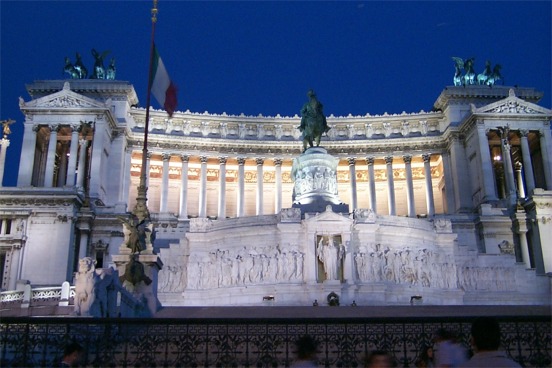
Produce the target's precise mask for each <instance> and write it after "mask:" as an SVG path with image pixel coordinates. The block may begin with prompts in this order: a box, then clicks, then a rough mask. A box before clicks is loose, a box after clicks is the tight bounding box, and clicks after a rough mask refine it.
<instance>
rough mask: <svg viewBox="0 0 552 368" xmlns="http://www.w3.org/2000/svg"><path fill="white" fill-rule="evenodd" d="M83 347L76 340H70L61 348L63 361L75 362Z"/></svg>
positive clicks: (67, 362) (70, 363)
mask: <svg viewBox="0 0 552 368" xmlns="http://www.w3.org/2000/svg"><path fill="white" fill-rule="evenodd" d="M83 351H84V349H83V348H82V346H81V345H80V344H79V343H78V342H72V343H70V344H68V345H67V346H66V347H65V349H63V362H64V363H66V364H69V365H72V364H76V363H77V362H78V361H79V359H80V357H81V354H82V352H83Z"/></svg>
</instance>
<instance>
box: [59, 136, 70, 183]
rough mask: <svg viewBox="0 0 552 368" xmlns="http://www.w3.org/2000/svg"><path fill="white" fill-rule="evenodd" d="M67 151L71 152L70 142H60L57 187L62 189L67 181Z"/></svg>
mask: <svg viewBox="0 0 552 368" xmlns="http://www.w3.org/2000/svg"><path fill="white" fill-rule="evenodd" d="M67 151H69V142H67V141H60V142H59V162H58V168H57V177H56V187H62V186H64V185H65V182H66V180H67V153H68V152H67Z"/></svg>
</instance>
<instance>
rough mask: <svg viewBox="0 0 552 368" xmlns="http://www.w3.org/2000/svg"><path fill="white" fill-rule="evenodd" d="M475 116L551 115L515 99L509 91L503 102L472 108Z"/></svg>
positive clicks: (546, 110)
mask: <svg viewBox="0 0 552 368" xmlns="http://www.w3.org/2000/svg"><path fill="white" fill-rule="evenodd" d="M472 112H473V113H475V114H507V115H512V114H514V115H551V114H552V110H548V109H546V108H544V107H541V106H539V105H536V104H534V103H531V102H527V101H525V100H522V99H521V98H519V97H516V95H515V92H514V90H513V89H510V92H509V96H508V97H506V98H505V99H503V100H500V101H496V102H493V103H492V104H489V105H485V106H482V107H480V108H474V107H472Z"/></svg>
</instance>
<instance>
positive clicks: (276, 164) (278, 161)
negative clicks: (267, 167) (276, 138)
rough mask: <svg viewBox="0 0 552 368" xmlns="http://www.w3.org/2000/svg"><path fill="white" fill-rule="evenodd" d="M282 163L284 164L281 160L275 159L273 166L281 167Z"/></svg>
mask: <svg viewBox="0 0 552 368" xmlns="http://www.w3.org/2000/svg"><path fill="white" fill-rule="evenodd" d="M282 162H284V160H283V159H281V158H275V159H274V166H282Z"/></svg>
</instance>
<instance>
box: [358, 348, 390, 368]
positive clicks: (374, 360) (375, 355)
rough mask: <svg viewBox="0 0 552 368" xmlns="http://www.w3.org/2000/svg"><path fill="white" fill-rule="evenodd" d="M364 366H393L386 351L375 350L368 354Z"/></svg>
mask: <svg viewBox="0 0 552 368" xmlns="http://www.w3.org/2000/svg"><path fill="white" fill-rule="evenodd" d="M364 366H365V367H370V368H390V367H392V366H393V361H392V360H391V357H390V356H389V354H387V352H386V351H383V350H375V351H373V352H372V353H371V354H370V355H368V357H367V358H366V362H365V365H364Z"/></svg>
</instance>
